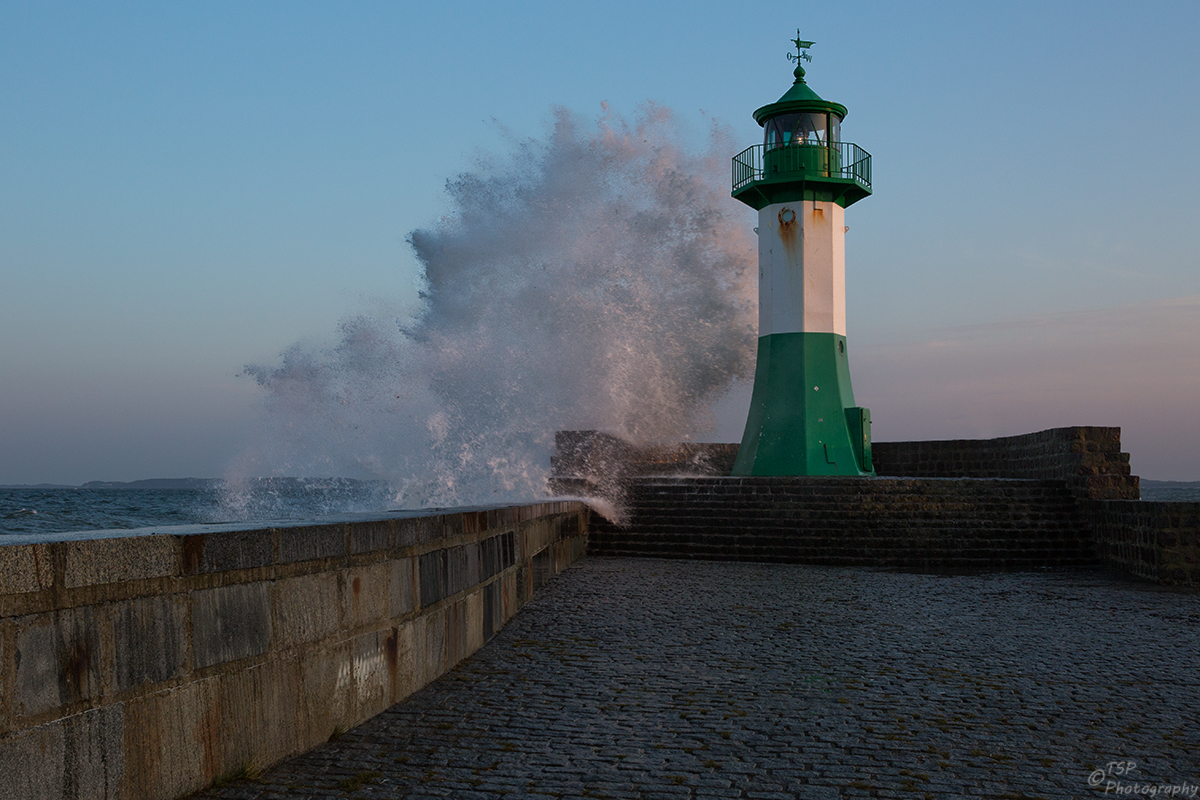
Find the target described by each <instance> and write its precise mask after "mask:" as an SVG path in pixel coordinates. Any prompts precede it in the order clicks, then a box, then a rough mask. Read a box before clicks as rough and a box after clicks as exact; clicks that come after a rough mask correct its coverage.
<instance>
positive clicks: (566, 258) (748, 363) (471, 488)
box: [229, 105, 757, 507]
mask: <svg viewBox="0 0 1200 800" xmlns="http://www.w3.org/2000/svg"><path fill="white" fill-rule="evenodd" d="M685 138H686V137H685V135H684V131H683V130H682V129H681V126H680V124H679V122H678V121H677V120H676V119H675V118H674V116H673V115H672V113H671V112H670V111H669V110H667V109H665V108H663V107H661V106H653V105H649V106H646V107H644V108H643V109H641V111H640V112H639V113H638V114H637V116H636V117H635V118H634V119H633V120H625V119H622V118H620V117H618V116H617V115H615V114H613V113H611V112H609V111H608V110H607V109H606V110H605V112H604V113H603V114H602V115H601V116H600V117H599V118H598V119H597V120H595V121H594V122H588V121H583V120H581V119H579V118H578V117H576V116H575V115H573V114H571V113H570V112H568V111H565V110H561V109H560V110H557V111H555V113H554V115H553V119H552V125H551V127H550V129H549V130H548V132H547V134H546V135H545V137H544V138H541V139H524V140H513V139H511V137H510V140H509V145H510V146H509V148H508V152H506V153H505V154H503V155H500V156H495V155H490V156H486V157H483V156H481V157H478V158H477V159H476V162H477V163H476V164H475V165H474V167H473V169H471V170H470V171H468V172H464V173H463V174H461V175H459V176H457V177H456V178H454V179H452V180H450V181H449V182H448V183H447V192H448V194H449V200H450V206H451V210H450V211H449V213H448V214H446V215H445V216H444V217H442V219H440V220H439V221H438V222H436V223H435V224H433V225H431V226H429V227H426V228H421V229H419V230H415V231H413V232H412V233H411V234H410V235H409V238H408V241H409V243H410V244H411V245H412V247H413V249H414V251H415V253H416V256H417V258H418V260H419V262H420V264H421V265H422V266H423V268H424V275H423V277H422V290H421V303H420V305H419V307H418V308H415V309H412V308H407V309H401V310H392V311H388V312H384V311H379V312H377V313H370V314H368V313H363V314H358V315H355V316H351V317H349V318H346V319H345V320H343V321H342V323H341V325H340V329H339V331H338V338H337V341H336V343H335V344H334V345H332V346H331V347H326V348H321V347H314V346H311V345H303V344H297V345H294V346H292V347H291V348H289V349H288V350H287V351H286V352H285V353H283V355H282V358H281V361H280V363H277V364H274V365H250V366H248V367H247V372H248V373H249V374H250V375H252V376H253V377H254V378H255V379H256V380H257V381H258V383H259V384H260V385H261V386H262V387H263V389H264V390H265V401H266V408H267V414H266V421H267V424H266V427H265V430H264V435H263V440H262V441H261V442H260V443H259V444H257V445H256V446H254V447H252V448H251V449H250V450H249V451H247V453H246V454H245V455H244V456H243V457H242V458H241V459H240V460H239V461H238V462H237V463H236V464H235V465H234V466H233V467H232V468H231V474H230V476H229V477H231V478H236V476H237V475H238V474H243V475H254V474H257V475H262V474H274V475H284V474H291V475H297V474H300V475H340V476H346V477H353V478H365V479H375V480H384V481H386V482H387V483H388V484H389V485H390V486H391V487H392V492H393V496H392V498H391V503H390V504H391V505H393V506H396V505H403V506H408V507H430V506H452V505H468V504H478V503H493V502H496V501H499V500H504V501H508V500H523V499H530V498H536V497H544V496H545V495H546V493H547V484H546V479H547V473H548V470H549V456H550V452H551V450H552V448H553V442H554V432H555V431H556V430H559V429H585V428H586V429H600V430H605V431H608V432H610V433H613V434H615V435H617V436H620V437H621V438H623V439H626V440H629V441H631V442H634V443H638V444H643V443H654V442H670V441H683V440H687V439H692V438H695V436H696V435H697V434H699V433H701V432H703V431H705V430H707V429H708V428H709V427H711V421H712V420H711V412H710V407H711V404H712V403H713V402H714V401H715V400H717V399H719V398H720V397H721V396H722V395H724V393H725V392H726V391H727V390H728V388H729V387H730V385H731V384H733V383H734V382H735V381H738V380H745V379H747V378H748V377H749V375H750V373H751V372H752V371H753V367H754V345H755V336H756V333H755V331H756V322H757V320H756V316H755V301H756V294H755V292H756V289H755V283H754V279H755V275H754V263H755V253H756V245H755V243H754V242H753V241H752V236H751V234H750V230H749V226H748V225H747V220H746V219H745V218H743V216H742V215H741V214H740V211H739V208H738V207H737V204H736V203H734V202H733V201H732V200H730V198H729V194H728V192H729V189H728V169H729V167H728V163H729V161H728V154H729V153H730V152H733V148H732V145H731V144H730V137H729V136H728V134H726V133H725V132H723V131H722V129H720V128H719V127H717V126H714V127H713V130H712V132H711V135H710V138H709V142H708V144H707V146H706V147H704V148H700V149H699V150H693V149H688V148H687V147H686V146H685V145H683V144H681V142H683V141H684V140H685Z"/></svg>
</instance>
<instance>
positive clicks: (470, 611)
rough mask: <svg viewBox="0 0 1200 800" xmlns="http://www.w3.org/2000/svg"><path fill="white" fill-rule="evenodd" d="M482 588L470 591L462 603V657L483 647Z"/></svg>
mask: <svg viewBox="0 0 1200 800" xmlns="http://www.w3.org/2000/svg"><path fill="white" fill-rule="evenodd" d="M483 595H484V590H479V591H475V592H471V593H470V594H468V595H467V596H466V598H465V600H466V602H464V603H463V623H464V624H463V653H462V654H463V657H466V656H469V655H470V654H471V653H474V652H475V651H476V650H478V649H479V648H481V647H483V642H484V638H483V628H484V623H483Z"/></svg>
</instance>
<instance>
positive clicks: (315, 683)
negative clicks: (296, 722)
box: [300, 639, 354, 747]
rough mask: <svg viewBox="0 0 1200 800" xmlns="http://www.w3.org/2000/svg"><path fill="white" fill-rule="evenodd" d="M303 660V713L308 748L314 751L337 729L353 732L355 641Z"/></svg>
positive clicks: (319, 650) (314, 651) (307, 654)
mask: <svg viewBox="0 0 1200 800" xmlns="http://www.w3.org/2000/svg"><path fill="white" fill-rule="evenodd" d="M301 656H302V660H301V662H300V674H301V676H302V679H303V685H304V694H303V703H304V705H303V712H304V718H305V720H306V725H307V735H308V737H309V741H308V742H306V743H305V747H313V746H315V745H317V744H320V743H321V742H324V741H326V740H327V739H328V738H329V736H330V734H331V733H333V731H334V728H340V729H341V730H347V729H348V728H349V722H348V721H349V719H350V717H351V713H352V708H353V691H354V684H353V676H354V653H353V650H352V641H351V640H348V639H347V640H343V641H340V642H338V643H337V644H336V645H333V646H330V647H320V648H313V649H307V650H304V651H303V652H302V654H301Z"/></svg>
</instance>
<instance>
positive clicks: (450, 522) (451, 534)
mask: <svg viewBox="0 0 1200 800" xmlns="http://www.w3.org/2000/svg"><path fill="white" fill-rule="evenodd" d="M439 519H440V520H441V522H442V536H444V537H445V538H447V539H453V538H455V537H458V536H462V535H463V515H462V514H442V515H441V516H440V517H439Z"/></svg>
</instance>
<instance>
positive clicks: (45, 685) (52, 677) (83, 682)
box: [13, 607, 101, 717]
mask: <svg viewBox="0 0 1200 800" xmlns="http://www.w3.org/2000/svg"><path fill="white" fill-rule="evenodd" d="M14 622H15V627H16V652H15V654H14V657H13V660H14V662H15V663H16V676H15V681H14V684H15V686H14V693H13V712H14V716H18V717H27V716H32V715H34V714H40V713H42V712H43V711H49V710H50V709H53V708H58V707H61V706H65V705H68V704H70V703H74V702H76V701H79V700H84V699H88V698H91V697H93V696H95V695H97V694H99V692H100V661H101V658H100V630H99V626H98V624H97V620H96V610H95V608H94V607H87V608H71V609H65V610H63V611H56V612H53V613H46V614H33V615H30V616H27V617H18V618H17V619H16V620H14Z"/></svg>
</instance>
